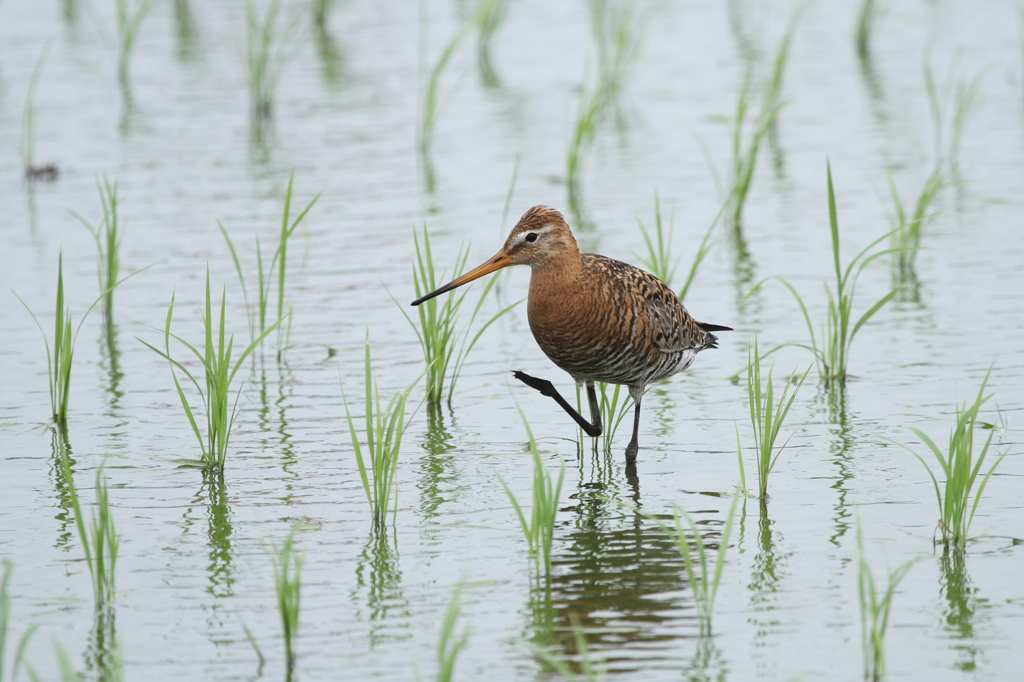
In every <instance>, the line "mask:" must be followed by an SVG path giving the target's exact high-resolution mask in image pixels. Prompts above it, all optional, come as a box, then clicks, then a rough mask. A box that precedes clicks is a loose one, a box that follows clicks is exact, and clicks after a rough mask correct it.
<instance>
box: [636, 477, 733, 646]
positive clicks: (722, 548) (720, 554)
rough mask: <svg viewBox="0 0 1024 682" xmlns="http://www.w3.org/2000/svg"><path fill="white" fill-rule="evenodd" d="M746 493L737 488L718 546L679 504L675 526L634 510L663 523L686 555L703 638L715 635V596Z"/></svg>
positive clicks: (674, 513) (665, 529)
mask: <svg viewBox="0 0 1024 682" xmlns="http://www.w3.org/2000/svg"><path fill="white" fill-rule="evenodd" d="M742 496H743V492H742V488H741V487H737V489H736V493H735V494H734V495H733V497H732V502H731V503H730V504H729V512H728V514H727V516H726V519H725V525H724V526H723V528H722V536H721V538H719V540H718V546H717V548H716V547H714V546H713V545H712V544H711V543H710V542H706V541H705V539H704V536H702V535H701V534H700V531H699V529H698V528H697V523H696V522H695V521H694V520H693V517H692V516H690V515H689V514H687V513H686V512H685V511H683V510H682V509H681V508H680V507H679V505H675V504H674V505H672V524H671V525H669V524H666V523H664V522H663V521H662V520H661V519H660V518H658V517H656V516H652V515H650V514H647V513H644V512H642V511H640V510H638V509H633V511H634V512H637V513H641V514H643V515H644V516H646V517H647V518H648V519H650V520H651V521H654V522H655V523H657V524H658V525H659V526H661V528H662V529H663V530H664V531H665V532H666V533H667V534H668V536H669V538H671V540H672V541H673V542H674V543H675V544H676V548H677V549H678V550H679V553H680V554H681V555H682V557H683V563H684V564H685V565H686V577H687V580H688V581H689V583H690V589H691V590H693V600H694V603H695V604H696V607H697V617H698V619H699V622H700V634H701V636H702V637H707V636H710V635H711V621H712V616H713V615H714V611H715V598H716V597H717V596H718V586H719V585H720V584H721V582H722V573H723V571H724V570H725V556H726V553H727V552H728V550H729V539H730V538H731V537H732V526H733V521H734V519H735V517H736V505H737V503H738V502H739V499H740V497H742ZM712 551H714V552H715V553H714V555H713V556H711V552H712Z"/></svg>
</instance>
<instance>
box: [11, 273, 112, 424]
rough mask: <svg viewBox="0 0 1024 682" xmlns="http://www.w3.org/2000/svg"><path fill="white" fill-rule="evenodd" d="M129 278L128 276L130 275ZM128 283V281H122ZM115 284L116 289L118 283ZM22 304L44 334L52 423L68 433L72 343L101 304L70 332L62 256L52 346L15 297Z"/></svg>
mask: <svg viewBox="0 0 1024 682" xmlns="http://www.w3.org/2000/svg"><path fill="white" fill-rule="evenodd" d="M129 277H131V275H129ZM125 279H127V277H126V278H125ZM123 281H124V279H122V280H121V281H119V282H116V283H115V284H114V286H117V285H118V284H120V283H121V282H123ZM15 296H17V298H18V300H19V301H21V304H22V305H23V306H25V309H26V310H27V311H28V314H29V315H31V316H32V319H33V320H34V321H35V323H36V326H37V327H39V331H40V332H42V334H43V343H44V344H45V345H46V373H47V376H48V378H49V383H50V409H51V412H52V415H53V422H54V424H56V425H57V429H58V430H59V431H60V432H61V433H67V428H68V403H69V400H70V397H71V369H72V366H73V364H74V363H73V361H74V356H75V341H76V340H77V339H78V332H79V331H81V329H82V324H83V323H84V322H85V318H86V317H88V316H89V313H90V312H92V309H93V308H95V307H96V304H97V303H99V302H100V299H99V298H97V299H96V300H95V301H93V303H92V305H91V306H89V308H88V310H86V311H85V314H84V315H82V319H81V321H80V322H79V323H78V327H77V328H75V330H74V331H73V332H72V329H71V328H72V321H71V309H70V308H69V307H68V305H67V303H66V302H65V301H64V254H63V253H61V255H60V256H59V257H58V259H57V305H56V309H55V312H54V319H55V322H54V332H53V346H52V347H51V346H50V341H49V339H48V338H47V336H46V332H45V331H43V327H42V325H41V324H39V319H38V318H37V317H36V315H35V313H33V312H32V309H31V308H29V307H28V304H27V303H25V301H23V300H22V298H21V297H20V296H18V295H17V294H15ZM101 298H102V297H101Z"/></svg>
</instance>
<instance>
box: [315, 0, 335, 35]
mask: <svg viewBox="0 0 1024 682" xmlns="http://www.w3.org/2000/svg"><path fill="white" fill-rule="evenodd" d="M333 4H334V0H313V23H314V24H315V25H316V27H317V29H325V28H326V27H327V14H328V13H329V12H330V11H331V5H333Z"/></svg>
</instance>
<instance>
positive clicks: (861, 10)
mask: <svg viewBox="0 0 1024 682" xmlns="http://www.w3.org/2000/svg"><path fill="white" fill-rule="evenodd" d="M881 15H882V10H881V8H879V6H878V0H860V4H859V5H858V6H857V30H856V34H855V37H856V43H857V55H858V56H859V57H860V58H861V60H865V59H868V58H869V57H870V55H871V34H872V32H873V31H874V30H875V26H876V25H877V24H878V20H879V18H881Z"/></svg>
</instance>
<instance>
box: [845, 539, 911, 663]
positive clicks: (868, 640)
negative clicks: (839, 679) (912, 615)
mask: <svg viewBox="0 0 1024 682" xmlns="http://www.w3.org/2000/svg"><path fill="white" fill-rule="evenodd" d="M915 563H917V562H916V560H911V561H908V562H907V563H905V564H903V565H901V566H899V567H898V568H896V570H894V571H890V572H889V574H888V578H887V580H886V585H885V589H884V590H880V589H879V586H878V585H877V584H876V583H875V576H874V573H873V572H872V571H871V567H870V566H869V565H868V562H867V560H866V559H865V557H864V535H863V532H862V531H861V527H860V522H859V521H858V522H857V596H858V598H859V600H860V632H861V647H862V651H863V655H864V679H865V680H866V681H867V682H880V681H881V680H882V679H883V678H884V677H885V634H886V632H887V631H888V629H889V614H890V612H891V611H892V600H893V596H894V595H895V594H896V588H897V587H899V584H900V582H901V581H902V580H903V578H905V577H906V575H907V573H908V572H909V571H910V569H911V568H912V567H913V565H914V564H915Z"/></svg>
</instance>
